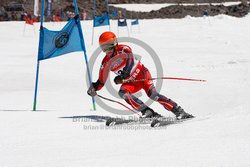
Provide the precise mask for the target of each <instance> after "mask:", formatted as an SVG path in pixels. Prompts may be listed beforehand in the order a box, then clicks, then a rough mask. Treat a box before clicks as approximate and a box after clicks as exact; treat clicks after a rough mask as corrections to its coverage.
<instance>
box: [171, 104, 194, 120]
mask: <svg viewBox="0 0 250 167" xmlns="http://www.w3.org/2000/svg"><path fill="white" fill-rule="evenodd" d="M171 111H172V112H173V113H174V114H175V116H176V118H177V119H188V118H194V116H193V115H191V114H188V113H186V112H185V111H184V110H183V109H182V108H181V107H180V106H174V107H173V109H172V110H171Z"/></svg>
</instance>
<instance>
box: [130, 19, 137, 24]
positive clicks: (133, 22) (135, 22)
mask: <svg viewBox="0 0 250 167" xmlns="http://www.w3.org/2000/svg"><path fill="white" fill-rule="evenodd" d="M137 24H139V20H138V19H136V20H133V21H132V22H131V25H137Z"/></svg>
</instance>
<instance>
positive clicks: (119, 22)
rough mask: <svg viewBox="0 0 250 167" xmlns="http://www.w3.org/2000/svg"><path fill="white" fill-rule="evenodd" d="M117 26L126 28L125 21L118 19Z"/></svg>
mask: <svg viewBox="0 0 250 167" xmlns="http://www.w3.org/2000/svg"><path fill="white" fill-rule="evenodd" d="M118 26H119V27H125V26H127V19H124V20H123V21H121V20H120V19H118Z"/></svg>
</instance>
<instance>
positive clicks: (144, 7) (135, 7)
mask: <svg viewBox="0 0 250 167" xmlns="http://www.w3.org/2000/svg"><path fill="white" fill-rule="evenodd" d="M240 3H241V2H240V1H239V2H222V3H183V4H182V5H183V6H193V5H210V4H212V5H224V6H231V5H238V4H240ZM173 5H178V4H177V3H159V4H110V6H114V7H118V8H124V9H126V10H129V11H140V12H150V11H151V10H159V9H161V8H165V7H168V6H173Z"/></svg>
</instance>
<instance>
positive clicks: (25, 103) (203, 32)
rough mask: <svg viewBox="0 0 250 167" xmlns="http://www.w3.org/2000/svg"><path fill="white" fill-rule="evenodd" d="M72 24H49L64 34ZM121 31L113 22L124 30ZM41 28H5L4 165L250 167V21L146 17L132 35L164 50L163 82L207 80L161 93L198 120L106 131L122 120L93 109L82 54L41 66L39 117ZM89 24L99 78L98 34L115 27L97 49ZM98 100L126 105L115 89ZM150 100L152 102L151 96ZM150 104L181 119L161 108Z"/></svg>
mask: <svg viewBox="0 0 250 167" xmlns="http://www.w3.org/2000/svg"><path fill="white" fill-rule="evenodd" d="M64 24H65V23H46V24H45V25H46V27H47V28H50V29H59V28H60V27H62V26H63V25H64ZM116 25H117V23H116V22H115V21H112V25H111V30H112V31H114V32H115V33H116V32H117V26H116ZM38 27H39V25H38V24H36V25H35V33H34V29H33V27H32V26H28V25H27V26H26V29H25V32H24V31H23V30H24V23H23V22H1V23H0V37H1V38H0V76H1V77H0V132H1V135H0V157H1V158H0V164H1V165H0V166H1V167H17V166H18V167H34V166H35V167H44V166H46V167H68V166H72V167H80V166H96V167H99V166H121V167H123V166H124V167H125V166H149V167H150V166H190V167H194V166H197V167H201V166H213V167H214V166H220V167H221V166H225V167H228V166H241V167H242V166H250V160H249V154H250V114H249V112H250V111H249V108H250V102H249V99H250V89H249V85H250V57H249V53H250V47H249V46H250V35H249V34H250V29H249V27H250V17H249V16H248V17H244V18H240V19H238V18H233V17H228V16H224V15H220V16H216V17H210V18H191V17H186V18H184V19H180V20H177V19H155V20H140V29H139V27H136V26H135V27H133V28H132V32H130V36H131V37H134V38H138V39H140V40H142V41H144V42H145V43H147V44H148V45H150V46H151V47H152V48H153V49H154V51H155V52H156V53H157V55H158V57H159V58H160V60H161V64H162V67H163V71H164V76H172V77H187V78H197V79H205V80H207V82H205V83H202V82H188V81H177V80H164V81H163V87H162V89H161V90H160V92H161V93H162V94H164V95H166V96H167V97H169V98H171V99H173V100H174V101H176V102H177V103H178V104H179V105H181V106H182V107H183V108H184V109H185V110H186V111H187V112H189V113H191V114H193V115H195V116H196V117H197V118H196V119H194V120H193V121H189V122H185V123H183V124H178V125H172V126H169V127H167V128H156V129H152V128H150V127H149V125H131V126H119V127H118V128H116V129H114V128H105V126H104V124H105V122H104V119H102V117H101V116H118V115H115V114H112V113H110V112H109V111H107V110H105V109H103V108H102V107H101V106H99V105H97V111H92V104H91V98H90V97H89V96H88V95H87V94H86V91H87V89H88V86H87V82H86V65H85V62H84V58H83V53H81V52H75V53H71V54H68V55H65V56H61V57H57V58H53V59H50V60H45V61H42V62H41V64H40V77H39V90H38V102H37V109H38V111H36V112H32V111H31V110H32V104H33V94H34V86H35V74H36V62H37V49H38V40H39V38H38V36H39V31H38ZM82 27H83V33H84V37H85V42H86V48H87V53H88V56H89V58H93V57H95V56H96V58H97V60H96V62H95V64H94V70H93V80H96V79H97V77H98V71H99V66H100V63H101V60H102V58H103V56H104V55H103V54H101V55H92V53H93V52H94V50H95V49H96V48H97V47H98V45H97V39H98V36H99V35H100V34H101V33H102V32H103V31H105V30H108V27H100V28H97V29H96V30H95V40H94V45H93V46H92V45H91V34H92V22H91V21H86V22H82ZM129 29H130V28H129ZM120 36H127V29H126V28H121V29H120ZM131 46H132V49H133V51H134V53H136V54H139V55H141V56H142V62H143V63H144V64H145V66H146V67H148V68H149V69H150V70H151V72H152V76H154V77H155V76H157V74H156V71H157V70H156V66H155V65H154V63H152V62H153V59H152V58H151V56H150V55H149V54H148V53H147V52H146V51H145V50H144V49H143V48H140V47H138V46H136V45H134V44H133V45H131ZM113 77H114V75H110V80H111V81H112V80H113ZM113 86H114V89H116V90H118V89H119V86H117V85H113ZM99 93H100V94H101V95H105V96H106V97H109V98H113V99H116V100H119V101H120V102H124V101H123V100H121V99H119V98H117V96H116V97H114V95H111V94H110V93H109V92H108V91H107V89H106V88H104V89H103V90H101V91H100V92H99ZM141 96H142V97H141V99H143V100H147V97H146V95H145V93H144V92H142V94H141ZM105 103H106V104H107V105H109V106H112V107H114V108H118V109H121V108H122V106H120V105H118V104H114V103H112V102H105ZM151 107H152V108H153V109H154V110H155V111H157V112H159V113H160V114H162V115H165V116H173V115H172V114H171V113H170V112H168V111H166V110H164V108H163V107H162V106H161V105H160V104H158V103H153V104H152V105H151ZM94 116H95V117H94ZM99 116H100V117H99ZM135 116H136V115H135ZM76 117H78V118H79V119H75V118H76ZM87 118H89V119H87ZM97 118H98V119H97Z"/></svg>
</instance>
